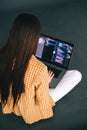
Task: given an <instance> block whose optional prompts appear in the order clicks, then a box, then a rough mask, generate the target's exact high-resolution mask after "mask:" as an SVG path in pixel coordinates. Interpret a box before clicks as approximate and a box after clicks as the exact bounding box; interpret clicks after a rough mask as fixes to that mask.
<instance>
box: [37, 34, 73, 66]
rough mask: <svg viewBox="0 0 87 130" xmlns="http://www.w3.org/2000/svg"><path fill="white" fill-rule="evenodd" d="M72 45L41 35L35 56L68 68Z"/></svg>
mask: <svg viewBox="0 0 87 130" xmlns="http://www.w3.org/2000/svg"><path fill="white" fill-rule="evenodd" d="M73 48H74V45H73V44H70V43H67V42H65V41H61V40H58V39H55V38H52V37H49V36H46V35H41V36H40V38H39V41H38V46H37V49H36V52H35V56H36V57H37V58H39V59H41V60H42V61H46V62H48V63H52V64H54V65H56V66H61V67H63V68H68V65H69V62H70V59H71V54H72V52H73Z"/></svg>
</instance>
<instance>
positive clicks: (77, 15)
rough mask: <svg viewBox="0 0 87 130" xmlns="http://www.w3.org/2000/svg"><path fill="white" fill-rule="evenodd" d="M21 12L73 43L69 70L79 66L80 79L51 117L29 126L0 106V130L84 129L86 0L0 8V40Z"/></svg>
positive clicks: (86, 112) (45, 30)
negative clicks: (1, 9)
mask: <svg viewBox="0 0 87 130" xmlns="http://www.w3.org/2000/svg"><path fill="white" fill-rule="evenodd" d="M22 12H29V13H33V14H36V15H37V16H38V17H39V19H40V21H41V25H42V33H44V34H47V35H50V36H54V37H56V38H59V39H62V40H65V41H68V42H71V43H74V44H75V49H74V52H73V55H72V58H71V62H70V66H69V69H78V70H79V71H81V73H82V75H83V78H82V81H81V83H80V84H78V85H77V86H76V87H75V88H74V89H73V90H72V91H71V92H70V93H69V94H68V95H66V96H65V97H63V98H62V99H61V100H60V101H59V102H57V104H56V106H55V107H54V117H53V118H50V119H47V120H42V121H39V122H37V123H34V124H32V125H27V124H25V123H24V121H23V120H22V118H20V117H16V116H15V115H13V114H10V115H3V114H2V111H1V105H0V130H87V0H76V1H75V0H74V1H73V0H72V1H68V0H67V2H60V3H58V2H54V3H53V4H48V5H43V6H40V7H32V8H31V9H29V8H26V9H25V8H24V9H21V10H14V11H0V43H1V44H3V43H4V42H5V40H6V37H7V33H8V31H9V28H10V26H11V23H12V22H13V19H14V18H15V16H16V15H17V14H19V13H22Z"/></svg>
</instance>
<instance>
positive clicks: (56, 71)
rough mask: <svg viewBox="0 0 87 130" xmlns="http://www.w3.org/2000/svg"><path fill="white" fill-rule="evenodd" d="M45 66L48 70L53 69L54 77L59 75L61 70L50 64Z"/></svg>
mask: <svg viewBox="0 0 87 130" xmlns="http://www.w3.org/2000/svg"><path fill="white" fill-rule="evenodd" d="M47 67H48V70H51V71H53V73H54V74H55V75H54V77H55V78H57V77H58V76H59V75H60V73H61V72H62V70H61V69H57V68H54V67H52V66H47Z"/></svg>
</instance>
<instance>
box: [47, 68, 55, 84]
mask: <svg viewBox="0 0 87 130" xmlns="http://www.w3.org/2000/svg"><path fill="white" fill-rule="evenodd" d="M48 75H49V76H48V83H50V82H51V81H52V79H53V77H54V75H55V74H54V73H53V71H51V70H49V71H48Z"/></svg>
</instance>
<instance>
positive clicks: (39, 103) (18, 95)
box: [0, 14, 81, 124]
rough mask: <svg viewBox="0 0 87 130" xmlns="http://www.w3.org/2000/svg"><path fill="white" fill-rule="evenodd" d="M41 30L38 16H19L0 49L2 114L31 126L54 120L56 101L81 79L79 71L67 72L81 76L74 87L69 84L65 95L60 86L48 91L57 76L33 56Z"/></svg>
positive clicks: (73, 75)
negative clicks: (10, 115)
mask: <svg viewBox="0 0 87 130" xmlns="http://www.w3.org/2000/svg"><path fill="white" fill-rule="evenodd" d="M40 30H41V27H40V22H39V20H38V18H37V17H36V16H34V15H31V14H20V15H18V16H17V17H16V19H15V21H14V23H13V25H12V28H11V31H10V33H9V36H8V40H7V43H6V45H5V46H4V47H3V48H2V49H1V50H0V98H1V103H2V111H3V113H4V114H8V113H12V112H13V113H14V114H16V115H17V116H22V118H23V119H24V121H25V122H26V123H29V124H32V123H34V122H36V121H39V120H41V119H46V118H50V117H52V116H53V110H52V107H53V106H54V105H55V102H56V101H58V100H59V99H60V98H62V97H63V96H64V95H65V94H67V92H69V91H70V90H71V89H72V88H73V87H74V86H76V84H78V83H79V82H80V80H81V74H80V72H78V71H69V72H67V73H68V74H70V75H72V76H71V77H75V75H78V79H77V80H76V82H74V83H73V84H72V85H71V84H70V83H69V86H71V87H70V88H71V89H70V88H69V90H67V91H65V92H64V93H63V94H62V91H61V90H60V89H59V87H58V86H57V87H56V88H55V89H54V90H52V89H50V92H49V83H50V82H51V80H52V78H53V76H54V74H53V72H51V71H49V72H48V70H47V67H46V66H45V65H44V64H43V63H41V62H40V61H39V60H38V59H37V58H36V57H35V56H34V53H35V50H36V46H37V44H38V39H39V37H40ZM68 74H65V77H64V78H63V79H62V81H61V82H62V84H65V83H64V82H63V81H64V79H65V78H66V79H67V80H66V84H67V83H68V79H69V78H67V75H68ZM73 81H74V79H73ZM73 81H72V82H73ZM61 82H60V84H61ZM66 84H65V86H66V88H65V89H67V85H66ZM59 86H60V85H59ZM63 87H64V86H63ZM57 89H58V90H57ZM54 93H55V94H54ZM55 95H56V96H55ZM59 95H61V96H60V97H59Z"/></svg>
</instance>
